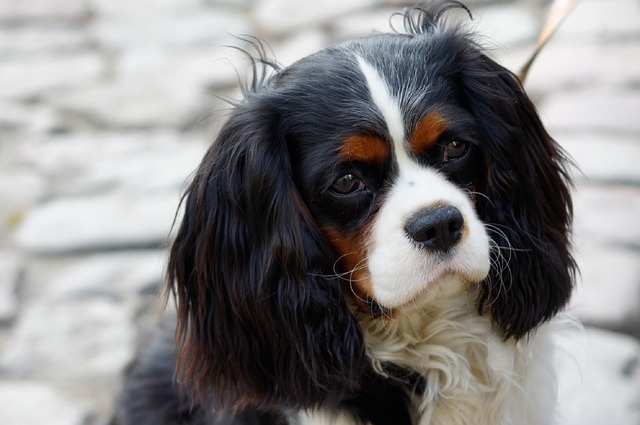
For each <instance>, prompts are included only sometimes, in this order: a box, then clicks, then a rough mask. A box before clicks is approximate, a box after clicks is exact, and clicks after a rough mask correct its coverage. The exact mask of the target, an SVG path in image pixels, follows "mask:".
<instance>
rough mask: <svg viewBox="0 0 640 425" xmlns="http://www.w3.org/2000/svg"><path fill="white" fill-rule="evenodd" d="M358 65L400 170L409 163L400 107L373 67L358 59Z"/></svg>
mask: <svg viewBox="0 0 640 425" xmlns="http://www.w3.org/2000/svg"><path fill="white" fill-rule="evenodd" d="M358 64H359V66H360V70H361V71H362V74H363V75H364V78H365V80H366V81H367V86H368V88H369V93H370V94H371V99H372V100H373V103H374V104H375V105H376V107H377V108H378V110H379V111H380V113H381V114H382V118H383V119H384V121H385V123H386V124H387V129H388V130H389V134H390V136H391V139H392V140H393V146H394V150H395V154H396V160H397V161H398V165H400V167H401V168H402V165H405V164H406V165H408V164H410V163H411V161H410V159H409V155H408V154H407V152H406V151H405V148H404V120H403V117H402V112H401V111H400V105H399V104H398V101H397V99H395V98H394V97H393V95H392V94H391V91H390V90H389V85H388V84H387V82H386V81H385V80H384V78H383V77H382V75H380V73H379V72H378V71H377V70H376V69H375V68H374V67H373V66H371V65H370V64H368V63H367V62H365V61H364V59H362V58H360V57H359V58H358Z"/></svg>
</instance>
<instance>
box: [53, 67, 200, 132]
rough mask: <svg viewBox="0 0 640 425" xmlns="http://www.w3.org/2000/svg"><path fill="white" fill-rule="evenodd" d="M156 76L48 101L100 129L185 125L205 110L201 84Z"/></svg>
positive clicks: (61, 95) (56, 96) (84, 89)
mask: <svg viewBox="0 0 640 425" xmlns="http://www.w3.org/2000/svg"><path fill="white" fill-rule="evenodd" d="M156 77H157V78H153V79H150V78H139V79H124V80H115V81H110V82H108V83H100V84H95V85H92V86H90V87H86V88H82V89H78V90H69V91H66V92H65V94H52V95H51V96H49V97H48V98H47V100H48V101H49V102H50V103H51V104H52V105H54V106H55V107H57V108H60V109H62V110H64V111H65V112H66V113H68V114H73V115H74V116H77V117H80V118H81V119H82V120H84V121H85V122H87V123H88V124H89V125H90V126H94V127H98V128H113V129H125V130H126V129H145V128H154V127H165V128H167V127H174V128H176V127H177V128H183V127H185V126H186V124H187V123H188V122H190V121H191V120H193V118H194V116H195V115H198V114H200V113H202V112H201V105H202V104H203V103H204V97H203V95H202V91H201V88H200V87H198V86H197V85H194V84H190V83H189V82H188V81H187V82H183V81H181V80H180V79H179V78H164V79H163V78H162V75H157V76H156Z"/></svg>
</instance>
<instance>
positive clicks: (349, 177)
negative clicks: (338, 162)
mask: <svg viewBox="0 0 640 425" xmlns="http://www.w3.org/2000/svg"><path fill="white" fill-rule="evenodd" d="M364 188H365V184H364V183H363V182H362V180H360V179H359V178H357V177H356V176H355V175H353V174H345V175H344V176H341V177H340V178H339V179H337V180H336V181H335V182H333V184H332V185H331V187H330V188H329V190H330V191H331V192H333V193H335V194H338V195H349V194H351V193H355V192H358V191H360V190H364Z"/></svg>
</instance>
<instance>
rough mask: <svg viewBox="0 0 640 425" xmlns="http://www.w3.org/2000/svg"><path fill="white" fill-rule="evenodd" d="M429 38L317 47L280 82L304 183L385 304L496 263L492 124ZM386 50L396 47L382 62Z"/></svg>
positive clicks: (446, 285) (377, 304)
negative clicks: (469, 101) (487, 156)
mask: <svg viewBox="0 0 640 425" xmlns="http://www.w3.org/2000/svg"><path fill="white" fill-rule="evenodd" d="M430 47H433V46H429V45H425V44H424V43H420V42H419V41H418V40H408V39H406V37H402V36H397V37H396V38H391V39H390V38H389V37H373V38H369V39H366V40H365V41H364V42H362V43H357V42H354V43H352V44H351V45H349V46H348V47H347V48H346V49H344V50H329V51H324V52H321V53H319V54H317V55H315V56H312V57H309V58H306V59H304V60H303V61H301V62H299V63H298V64H296V65H294V66H293V67H292V68H291V69H289V70H288V71H286V75H285V76H284V77H283V78H282V81H281V82H278V89H279V90H281V92H286V93H287V94H286V95H284V97H286V98H289V99H291V104H290V105H285V106H283V109H285V112H284V114H285V115H286V116H287V120H288V125H289V127H288V128H287V129H286V130H285V131H286V140H287V144H288V151H289V155H290V156H291V164H292V167H293V176H294V180H295V182H296V186H297V188H298V190H299V191H300V192H301V194H302V197H303V200H304V202H305V204H306V205H307V206H308V208H309V210H310V212H311V214H312V215H313V217H314V219H315V221H316V222H317V224H318V227H319V228H320V229H321V231H322V233H323V234H324V236H325V237H326V238H327V240H328V241H329V242H330V244H331V246H332V248H333V250H334V251H335V253H336V254H337V256H338V258H339V261H338V263H337V266H336V272H337V273H338V274H339V275H340V276H342V278H343V280H344V281H345V282H346V283H347V284H348V289H347V291H346V292H347V293H351V294H352V295H353V299H354V302H355V303H356V304H358V305H359V307H360V308H361V309H370V310H372V313H374V314H382V313H384V314H385V315H386V316H391V315H392V313H393V312H397V311H399V310H406V309H407V308H409V309H410V308H413V307H414V306H419V305H422V304H424V303H425V302H430V301H432V300H433V299H435V298H438V297H440V296H444V295H451V294H452V293H454V292H458V291H462V290H465V289H466V288H467V286H468V285H472V284H475V283H478V282H481V281H482V280H483V279H484V278H485V277H486V276H487V273H488V271H489V262H490V261H489V238H488V236H487V234H486V231H485V229H484V226H483V224H482V222H481V221H480V219H479V218H478V217H477V214H476V211H475V198H476V195H477V192H476V190H477V189H478V185H479V184H480V182H481V180H482V176H483V175H484V174H485V173H486V168H485V165H484V153H483V148H482V146H483V137H484V136H483V130H482V126H481V124H480V122H479V121H478V119H477V118H476V117H475V116H474V115H473V114H472V112H471V111H469V110H468V107H466V105H465V102H464V99H463V97H462V95H461V93H459V92H458V91H457V89H456V81H455V80H454V79H453V78H451V77H450V76H447V75H445V74H443V72H445V70H442V69H439V67H438V65H434V64H432V63H431V61H432V58H433V55H434V52H433V51H431V50H430ZM385 50H389V51H394V52H397V55H393V56H391V57H388V58H386V60H385V61H384V62H382V61H375V55H376V52H381V51H385ZM354 52H359V53H354ZM405 54H406V55H408V56H409V57H412V58H413V61H411V62H407V60H406V59H407V56H405ZM369 61H371V62H373V64H372V63H369ZM318 70H322V72H317V71H318ZM416 76H420V78H416ZM336 81H340V82H349V83H344V84H336ZM295 93H304V94H305V95H304V96H297V95H296V94H295Z"/></svg>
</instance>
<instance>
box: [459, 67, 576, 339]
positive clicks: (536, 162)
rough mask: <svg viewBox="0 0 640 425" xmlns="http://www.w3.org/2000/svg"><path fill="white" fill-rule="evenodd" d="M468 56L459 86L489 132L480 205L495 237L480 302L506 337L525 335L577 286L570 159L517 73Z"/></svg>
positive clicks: (555, 311)
mask: <svg viewBox="0 0 640 425" xmlns="http://www.w3.org/2000/svg"><path fill="white" fill-rule="evenodd" d="M467 63H468V66H467V67H466V69H465V70H464V71H463V72H462V79H463V81H462V86H463V87H464V90H465V92H466V93H465V95H466V99H467V102H468V103H469V105H470V108H471V110H472V111H473V113H474V114H475V115H476V116H477V117H478V118H479V120H480V121H481V123H482V126H483V129H484V137H485V141H484V142H483V146H484V148H485V159H486V180H485V181H484V182H483V183H482V186H481V187H479V188H478V191H479V192H481V193H482V194H484V195H485V196H479V197H478V206H479V208H478V209H479V214H480V215H481V216H482V218H483V220H484V221H485V223H487V224H488V226H487V229H488V231H489V233H490V234H491V239H492V241H493V243H494V246H493V249H492V256H493V258H492V264H493V266H492V268H491V272H490V275H489V278H488V279H487V281H486V285H484V286H483V289H482V294H481V297H480V299H479V302H480V306H479V307H480V309H481V310H486V309H489V310H490V312H491V314H492V317H493V319H494V321H495V323H496V324H497V325H498V326H499V327H500V329H501V331H502V333H503V335H504V336H505V337H515V338H521V337H523V336H524V335H525V334H527V332H529V331H530V330H531V329H533V328H535V327H536V326H537V325H538V324H540V323H541V322H543V321H545V320H548V319H549V318H551V317H552V316H553V315H555V314H556V313H557V312H558V311H559V310H560V309H561V308H562V307H563V306H564V305H565V304H566V303H567V301H568V300H569V297H570V295H571V291H572V288H573V281H574V275H575V262H574V260H573V258H572V256H571V253H570V251H569V250H570V230H571V220H572V212H573V211H572V203H571V194H570V186H571V184H570V179H569V176H568V172H567V169H566V162H567V160H566V157H565V155H564V153H563V152H562V150H561V149H560V147H559V146H558V145H557V143H556V142H555V141H554V140H553V139H552V138H551V137H550V136H549V134H548V133H547V131H546V130H545V128H544V127H543V125H542V123H541V121H540V118H539V116H538V114H537V112H536V109H535V107H534V105H533V104H532V102H531V100H530V99H529V97H528V96H527V95H526V93H525V92H524V89H523V87H522V85H521V84H520V82H519V81H518V79H517V78H516V76H515V75H513V74H512V73H511V72H510V71H508V70H506V69H505V68H503V67H501V66H500V65H498V64H496V63H495V62H494V61H492V60H490V59H489V58H487V57H485V56H482V55H478V56H476V57H475V58H474V59H473V60H470V61H468V62H467Z"/></svg>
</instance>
